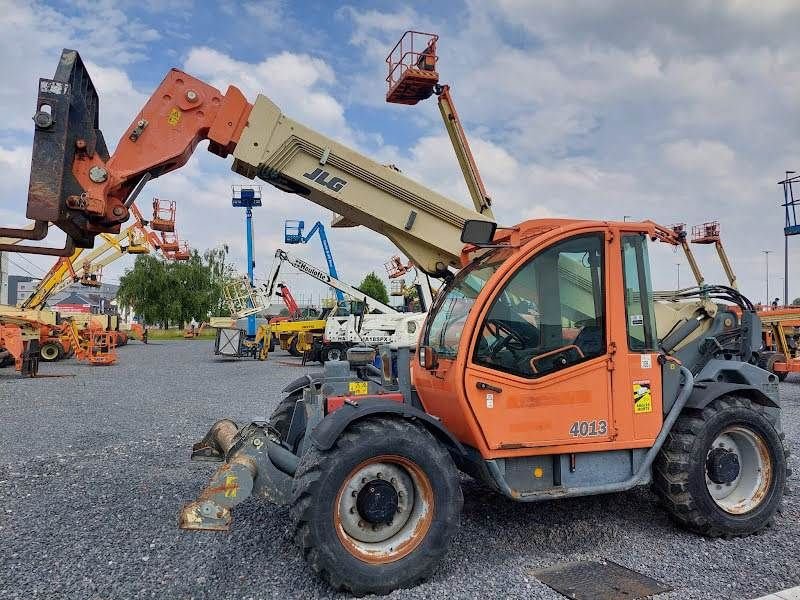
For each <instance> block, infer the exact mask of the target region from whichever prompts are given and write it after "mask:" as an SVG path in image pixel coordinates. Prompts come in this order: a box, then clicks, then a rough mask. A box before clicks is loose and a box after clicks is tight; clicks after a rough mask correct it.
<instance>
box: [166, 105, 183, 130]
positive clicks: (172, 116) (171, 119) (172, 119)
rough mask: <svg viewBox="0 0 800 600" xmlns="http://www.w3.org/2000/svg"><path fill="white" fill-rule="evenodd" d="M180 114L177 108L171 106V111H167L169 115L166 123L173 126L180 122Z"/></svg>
mask: <svg viewBox="0 0 800 600" xmlns="http://www.w3.org/2000/svg"><path fill="white" fill-rule="evenodd" d="M182 114H183V113H182V112H181V111H180V110H179V109H178V108H173V109H172V110H171V111H169V116H168V117H167V123H169V124H170V125H172V126H173V127H175V125H177V124H178V123H179V122H180V120H181V115H182Z"/></svg>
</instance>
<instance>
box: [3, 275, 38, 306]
mask: <svg viewBox="0 0 800 600" xmlns="http://www.w3.org/2000/svg"><path fill="white" fill-rule="evenodd" d="M32 281H35V282H37V283H38V282H39V280H38V279H36V278H34V277H28V276H26V275H9V276H8V304H9V305H11V306H16V305H17V304H19V303H20V302H22V300H18V298H19V286H20V285H21V286H22V289H23V290H26V289H27V287H26V286H28V285H30V282H32ZM33 287H34V288H35V287H36V284H34V285H33ZM24 293H25V292H24ZM30 295H31V292H27V295H26V296H25V298H27V297H28V296H30Z"/></svg>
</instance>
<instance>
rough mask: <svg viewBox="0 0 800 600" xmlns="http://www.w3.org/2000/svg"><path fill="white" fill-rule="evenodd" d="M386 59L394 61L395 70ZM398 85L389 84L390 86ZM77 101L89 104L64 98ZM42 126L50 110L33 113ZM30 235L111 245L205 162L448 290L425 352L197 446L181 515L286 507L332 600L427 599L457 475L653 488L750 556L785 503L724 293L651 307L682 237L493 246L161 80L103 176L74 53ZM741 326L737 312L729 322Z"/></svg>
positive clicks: (379, 181) (397, 75) (42, 101)
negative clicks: (419, 588)
mask: <svg viewBox="0 0 800 600" xmlns="http://www.w3.org/2000/svg"><path fill="white" fill-rule="evenodd" d="M395 61H396V62H395ZM398 65H399V66H398ZM435 65H436V60H435V43H434V42H429V43H428V44H426V45H423V46H422V50H421V51H416V52H415V51H414V50H413V49H412V50H408V51H403V52H401V53H400V54H399V55H398V56H397V58H396V59H392V61H390V64H389V68H390V74H392V75H391V77H390V82H389V83H390V89H389V95H390V96H392V94H393V90H396V89H399V88H395V87H394V86H402V91H403V94H402V97H403V100H405V101H407V102H408V103H411V102H410V99H413V98H412V95H416V96H417V97H418V98H419V99H424V98H426V97H429V96H431V95H432V94H433V93H434V92H435V91H436V90H435V85H437V83H436V82H437V77H436V76H435ZM77 83H80V85H76V84H77ZM45 107H46V108H45ZM36 108H37V113H36V116H35V117H34V123H35V134H34V144H33V157H32V168H31V185H30V193H29V198H28V213H27V214H28V216H29V217H30V218H32V219H34V221H35V223H34V227H33V229H30V230H22V233H20V231H19V230H15V229H0V236H2V235H9V236H21V235H26V236H27V237H26V239H28V240H38V239H43V237H44V235H45V234H46V233H47V226H48V222H52V223H54V224H55V225H56V226H58V227H59V228H61V229H62V230H63V231H64V232H66V233H67V236H68V241H67V244H66V246H65V248H64V249H54V248H46V247H35V246H33V247H32V246H27V247H24V248H19V247H18V246H13V247H5V246H2V245H0V250H10V251H33V252H46V253H57V252H67V251H71V249H72V247H73V246H82V245H90V244H91V243H92V239H93V237H94V236H95V235H96V234H97V233H99V232H102V231H116V230H118V228H119V226H120V224H121V223H122V222H124V221H125V220H126V218H127V216H128V206H129V204H130V201H131V200H130V199H131V198H132V197H135V195H136V194H137V193H138V191H139V190H140V189H141V187H142V185H143V184H144V183H146V181H147V180H148V179H150V178H152V177H157V176H160V175H163V174H165V173H167V172H169V171H171V170H174V169H177V168H178V167H180V166H182V165H183V164H185V163H186V161H187V160H188V159H189V157H190V155H191V153H192V152H193V150H194V149H195V147H196V146H197V144H198V143H199V142H200V141H201V140H205V139H207V140H209V146H208V148H209V150H210V151H211V152H213V153H215V154H218V155H220V156H222V157H224V156H227V155H228V154H231V153H232V154H233V155H234V162H233V168H234V170H235V171H236V172H238V173H240V174H242V175H245V176H247V177H251V178H253V177H256V176H258V177H260V178H261V179H263V180H264V181H266V182H268V183H270V184H272V185H274V186H275V187H277V188H278V189H281V190H283V191H285V192H289V193H293V194H297V195H300V196H301V197H304V198H307V199H309V200H311V201H312V202H315V203H317V204H320V205H322V206H324V207H326V208H329V209H331V210H333V211H334V212H336V213H337V214H338V215H340V217H339V218H338V219H337V221H336V225H337V226H354V225H364V226H366V227H367V228H369V229H372V230H374V231H376V232H378V233H380V234H382V235H384V236H386V237H388V238H389V239H390V240H391V241H392V242H393V243H395V245H396V246H397V247H398V248H399V250H400V251H401V252H402V253H403V254H405V255H406V256H408V257H409V258H410V259H411V260H412V261H413V262H414V264H415V265H416V267H417V268H418V269H419V270H421V271H423V272H425V273H427V274H429V275H433V276H436V277H439V278H441V279H443V280H444V284H443V286H442V288H441V289H440V291H439V293H438V294H437V298H436V302H435V303H434V305H433V307H432V308H431V310H430V311H429V313H428V317H427V319H426V322H425V325H424V329H423V332H422V335H421V336H420V340H419V349H418V351H417V353H416V355H412V354H411V352H410V351H409V349H408V348H398V349H396V350H392V349H391V348H389V347H384V348H382V349H381V351H380V353H381V355H382V356H381V358H382V361H381V364H382V365H383V368H381V369H379V368H376V367H375V366H374V365H373V360H374V358H375V351H374V350H373V349H371V348H364V347H355V348H351V349H350V350H348V352H347V360H344V361H329V362H327V363H326V364H325V367H324V372H321V373H309V374H305V375H303V376H301V377H299V378H298V379H297V380H295V381H294V382H292V383H290V384H289V385H288V386H286V388H284V390H283V392H284V394H285V396H284V398H283V399H282V400H281V401H280V403H279V404H278V406H277V409H276V410H275V412H274V413H273V415H272V417H271V418H270V420H269V422H268V423H264V422H263V421H258V420H256V421H253V422H252V423H245V424H243V425H241V426H240V425H239V424H237V423H235V422H233V421H231V420H228V419H222V420H220V421H218V422H216V423H215V424H214V425H213V426H212V427H211V429H210V430H209V431H208V433H207V434H206V435H205V436H204V437H203V438H202V439H201V440H200V441H199V442H197V443H196V444H194V446H193V448H192V458H193V459H194V460H203V461H212V462H218V463H220V466H219V468H218V469H217V470H216V472H215V473H214V474H213V476H212V478H211V480H210V482H209V483H208V485H207V487H206V488H205V489H204V490H203V491H202V492H201V493H200V494H199V496H198V497H197V499H196V500H194V501H192V502H189V503H188V504H186V505H185V506H184V507H183V509H182V510H181V515H180V525H181V527H183V528H185V529H194V530H212V531H224V530H227V529H229V527H230V525H231V519H232V516H231V512H232V509H233V508H234V507H236V506H237V505H239V504H240V503H241V502H243V501H245V500H247V499H248V498H249V497H250V496H256V497H259V498H266V499H268V500H270V501H272V502H275V503H278V504H282V505H288V506H289V507H290V514H291V516H292V519H293V521H294V532H295V534H294V539H295V542H296V543H297V545H298V546H299V548H300V550H301V552H302V554H303V556H305V557H306V558H307V560H308V563H309V565H310V566H311V568H312V569H313V570H314V571H315V572H317V573H318V574H319V575H320V576H321V577H323V578H324V579H325V580H326V581H328V582H329V583H330V584H331V585H332V586H333V587H335V588H337V589H344V590H349V591H351V592H353V593H356V594H366V593H388V592H390V591H392V590H394V589H396V588H399V587H407V586H413V585H415V584H416V583H417V582H419V581H422V580H424V579H426V578H427V577H429V576H430V575H431V574H432V573H433V572H434V570H435V569H436V568H437V566H438V565H439V564H440V561H441V559H442V557H443V555H444V553H445V552H446V550H447V547H448V545H449V542H450V540H451V538H452V537H453V535H455V534H456V530H457V528H458V525H459V521H460V519H461V507H462V493H461V488H460V483H459V476H458V471H459V470H461V471H463V472H466V473H469V474H471V475H472V476H474V477H475V478H477V479H479V480H480V481H483V482H485V483H486V484H487V485H488V486H490V487H491V488H492V489H494V490H496V491H497V492H498V493H499V494H502V495H504V496H506V497H508V498H510V499H513V500H516V501H520V502H535V501H541V500H553V499H558V498H567V497H574V496H582V495H588V494H604V493H609V492H616V491H621V490H627V489H630V488H633V487H635V486H639V485H646V484H652V485H653V488H654V489H655V491H656V493H657V494H658V496H659V497H660V499H661V500H662V504H663V506H664V508H665V509H666V510H667V511H668V512H669V513H670V514H671V515H672V517H673V518H674V519H675V520H676V521H677V522H678V523H680V524H681V525H683V526H685V527H687V528H689V529H691V530H693V531H696V532H698V533H700V534H703V535H708V536H739V535H748V534H751V533H754V532H757V531H759V530H761V529H762V528H764V527H765V526H766V525H767V524H769V523H770V522H771V521H772V520H773V518H774V516H775V513H776V511H777V509H778V507H779V506H780V504H781V499H782V496H783V493H784V486H785V483H786V478H787V455H788V451H787V449H786V447H785V445H784V443H783V433H782V431H781V422H780V416H781V409H780V400H779V391H778V381H777V377H776V376H775V375H774V374H771V373H768V372H766V371H764V370H763V369H760V368H759V367H757V366H756V365H755V364H754V363H755V362H756V361H757V355H758V351H759V349H760V346H761V325H760V323H759V319H758V317H757V315H756V313H755V310H754V307H753V305H752V304H751V303H750V301H749V300H747V298H745V297H744V296H742V295H741V294H740V293H739V292H738V291H737V290H735V289H733V288H730V287H727V286H721V285H705V286H702V287H698V288H693V289H691V290H684V291H682V292H681V293H680V294H679V295H676V298H675V301H669V302H659V301H655V300H654V298H653V291H652V289H651V283H650V265H649V260H648V247H649V245H650V243H651V242H655V241H660V242H665V243H667V244H675V245H679V244H681V243H682V241H683V240H682V239H681V238H680V237H679V236H677V235H676V233H675V232H674V231H673V230H671V229H668V228H664V227H661V226H659V225H656V224H654V223H652V222H649V221H644V222H608V221H591V220H578V219H536V220H531V221H525V222H523V223H519V224H517V225H515V226H513V227H507V228H502V229H498V228H497V226H496V224H495V223H494V218H493V216H492V214H491V211H490V210H489V206H488V199H487V198H486V197H485V196H483V197H481V194H479V193H476V194H475V195H474V196H473V202H474V205H475V209H474V210H472V209H468V208H466V207H464V206H461V205H459V204H458V203H456V202H454V201H452V200H449V199H447V198H445V197H443V196H441V195H440V194H437V193H435V192H433V191H431V190H429V189H427V188H425V187H423V186H421V185H419V184H417V183H415V182H414V181H412V180H410V179H408V178H407V177H405V176H403V175H402V174H400V173H399V172H397V171H396V170H395V169H392V168H389V167H386V166H383V165H381V164H379V163H377V162H374V161H372V160H370V159H368V158H366V157H364V156H362V155H360V154H358V153H357V152H355V151H353V150H351V149H349V148H347V147H345V146H343V145H341V144H339V143H337V142H335V141H333V140H331V139H329V138H327V137H325V136H322V135H321V134H319V133H317V132H315V131H313V130H311V129H309V128H307V127H305V126H303V125H301V124H300V123H298V122H296V121H294V120H292V119H290V118H288V117H286V116H285V115H284V114H283V113H282V112H281V111H280V109H279V108H278V107H277V106H276V105H275V104H274V103H272V102H271V101H270V100H269V99H268V98H266V97H265V96H261V95H259V96H258V97H257V98H256V100H255V102H254V103H253V104H250V103H249V102H248V101H247V100H246V99H245V98H244V96H243V95H242V94H241V92H240V91H239V90H238V89H236V88H235V87H233V86H231V87H229V88H228V90H227V91H226V92H225V93H224V94H223V93H222V92H220V91H219V90H217V89H215V88H213V87H212V86H210V85H208V84H206V83H204V82H202V81H199V80H197V79H196V78H194V77H192V76H191V75H188V74H187V73H184V72H181V71H178V70H172V71H170V72H169V73H168V74H167V76H166V78H165V79H164V81H163V82H162V83H161V85H160V86H159V87H158V89H157V90H156V91H155V92H154V93H153V95H152V96H151V98H150V99H149V100H148V102H147V103H146V104H145V106H144V107H143V108H142V110H141V111H140V113H139V114H138V115H137V116H136V118H135V119H134V121H133V123H132V124H131V126H130V127H129V128H128V129H127V130H126V131H125V133H124V135H123V137H122V139H121V140H120V142H119V144H118V145H117V148H116V150H115V152H114V154H113V156H109V154H108V152H107V150H106V147H105V143H104V141H103V138H102V134H101V133H100V131H99V130H98V129H97V126H96V124H97V122H98V120H97V110H98V99H97V96H96V93H95V91H94V88H93V86H92V84H91V79H90V77H89V75H88V73H87V72H86V70H85V68H84V66H83V63H82V62H81V60H80V58H79V56H78V54H77V53H76V52H74V51H69V50H67V51H64V53H63V54H62V57H61V61H60V63H59V67H58V70H57V71H56V76H55V78H54V79H52V80H51V79H42V80H41V81H40V84H39V97H38V100H37V106H36ZM732 306H736V307H737V311H734V310H733V309H732Z"/></svg>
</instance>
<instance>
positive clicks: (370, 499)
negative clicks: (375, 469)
mask: <svg viewBox="0 0 800 600" xmlns="http://www.w3.org/2000/svg"><path fill="white" fill-rule="evenodd" d="M398 504H399V502H398V496H397V490H396V489H395V488H394V486H393V485H392V484H391V483H389V482H388V481H386V480H384V479H373V480H372V481H370V482H368V483H367V485H365V486H364V487H363V488H361V491H360V492H359V493H358V497H357V498H356V508H357V510H358V514H359V515H361V516H362V517H363V518H364V519H366V520H367V521H368V522H369V523H373V524H376V523H377V524H383V523H389V522H391V520H392V519H393V518H394V516H395V514H396V513H397V507H398Z"/></svg>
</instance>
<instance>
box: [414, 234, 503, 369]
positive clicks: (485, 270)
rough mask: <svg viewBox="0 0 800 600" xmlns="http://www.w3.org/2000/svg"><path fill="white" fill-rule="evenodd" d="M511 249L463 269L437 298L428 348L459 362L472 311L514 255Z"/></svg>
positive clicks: (431, 320)
mask: <svg viewBox="0 0 800 600" xmlns="http://www.w3.org/2000/svg"><path fill="white" fill-rule="evenodd" d="M511 253H512V251H511V250H509V249H505V248H502V249H497V250H494V251H492V252H489V253H488V254H485V255H484V256H483V257H481V258H479V259H476V260H475V261H473V262H471V263H470V264H469V265H467V266H466V267H464V268H463V269H461V271H459V272H458V274H457V275H456V276H455V277H454V278H453V280H452V281H451V282H450V284H449V285H448V286H447V287H446V288H445V289H444V290H443V291H442V292H441V294H440V295H439V296H438V297H437V298H436V303H435V304H434V306H433V309H432V313H433V318H429V319H428V322H429V323H430V325H428V331H427V333H426V336H425V345H426V346H431V347H432V348H433V349H434V350H435V351H436V354H437V355H438V356H440V357H441V358H455V357H456V355H457V353H458V343H459V341H460V340H461V332H462V331H463V329H464V323H465V322H466V320H467V315H469V311H470V310H472V305H473V304H474V303H475V299H476V298H477V297H478V294H480V293H481V290H482V289H483V288H484V286H485V285H486V282H487V281H489V279H490V278H491V277H492V275H494V273H495V271H497V269H498V268H499V267H500V265H501V264H503V262H504V261H505V260H506V259H507V258H508V257H509V256H510V255H511Z"/></svg>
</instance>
